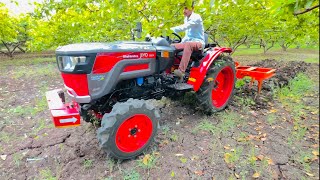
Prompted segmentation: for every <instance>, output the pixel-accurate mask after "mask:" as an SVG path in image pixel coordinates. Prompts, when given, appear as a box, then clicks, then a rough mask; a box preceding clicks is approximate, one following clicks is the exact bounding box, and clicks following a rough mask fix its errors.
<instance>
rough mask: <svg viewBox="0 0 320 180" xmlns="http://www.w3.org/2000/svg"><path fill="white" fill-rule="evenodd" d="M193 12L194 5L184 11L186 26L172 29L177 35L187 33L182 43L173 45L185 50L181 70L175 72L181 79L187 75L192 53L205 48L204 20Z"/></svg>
mask: <svg viewBox="0 0 320 180" xmlns="http://www.w3.org/2000/svg"><path fill="white" fill-rule="evenodd" d="M193 10H194V6H193V3H192V6H191V7H185V8H184V10H183V14H184V16H185V18H184V24H183V25H180V26H176V27H172V28H171V30H172V31H174V32H175V33H178V32H181V31H185V37H184V38H183V39H182V41H181V43H176V44H173V46H174V47H175V48H176V49H183V55H182V59H181V62H180V65H179V68H178V69H176V70H175V71H174V74H175V75H176V76H178V77H179V78H181V79H182V78H183V77H184V75H185V71H186V69H187V66H188V63H189V61H190V57H191V54H192V52H193V51H198V50H202V49H204V47H205V40H204V28H203V22H202V18H201V16H200V15H199V14H196V13H194V12H193Z"/></svg>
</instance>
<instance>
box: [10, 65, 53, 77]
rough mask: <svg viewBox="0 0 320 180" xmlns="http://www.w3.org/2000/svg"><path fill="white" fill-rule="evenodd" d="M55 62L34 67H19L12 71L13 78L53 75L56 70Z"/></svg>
mask: <svg viewBox="0 0 320 180" xmlns="http://www.w3.org/2000/svg"><path fill="white" fill-rule="evenodd" d="M56 69H57V65H56V64H40V65H37V66H35V67H33V68H32V67H31V68H30V67H19V70H18V71H14V72H13V78H15V79H20V78H31V77H40V76H50V77H52V76H55V75H57V72H56V71H55V70H56Z"/></svg>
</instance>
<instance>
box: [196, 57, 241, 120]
mask: <svg viewBox="0 0 320 180" xmlns="http://www.w3.org/2000/svg"><path fill="white" fill-rule="evenodd" d="M227 67H230V68H231V69H229V68H227ZM225 68H226V69H228V70H227V71H228V73H230V74H232V75H230V78H229V79H232V80H233V81H229V80H228V81H227V82H228V83H229V82H230V83H232V85H231V84H229V85H230V87H229V88H228V89H229V90H228V91H230V92H229V95H224V94H222V95H223V96H225V100H223V101H224V102H223V103H220V105H219V106H217V105H215V103H214V102H213V100H212V90H213V88H214V87H215V86H217V82H216V78H217V76H218V74H219V73H220V72H221V70H223V71H225V70H226V69H225ZM235 83H236V70H235V64H234V62H233V60H232V58H231V57H230V56H220V57H219V58H218V59H217V60H215V61H214V62H213V64H212V65H211V68H210V69H209V70H208V72H207V75H206V77H205V79H204V81H203V83H202V85H201V87H200V89H199V91H198V92H197V99H198V104H199V107H200V108H201V109H202V110H203V111H204V112H205V113H208V114H211V113H215V112H218V111H221V110H223V109H224V108H225V107H226V106H227V105H228V103H229V102H230V100H231V99H232V97H233V94H234V87H235Z"/></svg>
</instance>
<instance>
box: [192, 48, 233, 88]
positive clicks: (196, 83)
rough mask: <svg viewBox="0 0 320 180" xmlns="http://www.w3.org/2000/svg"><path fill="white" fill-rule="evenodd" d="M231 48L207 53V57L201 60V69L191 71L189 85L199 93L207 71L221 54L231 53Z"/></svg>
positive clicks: (217, 49) (216, 49)
mask: <svg viewBox="0 0 320 180" xmlns="http://www.w3.org/2000/svg"><path fill="white" fill-rule="evenodd" d="M231 52H232V50H231V49H230V48H219V47H216V48H213V49H212V50H209V51H207V56H206V57H204V58H203V59H202V60H201V64H200V66H199V67H193V68H191V71H190V76H189V79H188V82H187V83H188V84H191V85H193V90H194V91H198V90H199V89H200V87H201V85H202V83H203V80H204V78H205V77H206V74H207V71H208V70H209V68H210V66H211V64H212V63H213V62H214V61H215V60H216V59H217V58H218V57H219V56H220V54H221V53H231Z"/></svg>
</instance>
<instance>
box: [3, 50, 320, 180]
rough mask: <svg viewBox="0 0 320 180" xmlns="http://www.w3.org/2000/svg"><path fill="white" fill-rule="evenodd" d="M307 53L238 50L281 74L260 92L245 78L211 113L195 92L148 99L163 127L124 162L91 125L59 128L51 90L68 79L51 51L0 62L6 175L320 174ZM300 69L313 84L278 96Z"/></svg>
mask: <svg viewBox="0 0 320 180" xmlns="http://www.w3.org/2000/svg"><path fill="white" fill-rule="evenodd" d="M288 53H290V52H288ZM303 53H304V52H297V54H299V55H297V56H293V57H292V60H294V62H289V61H288V60H285V61H279V60H281V58H280V59H279V58H277V57H278V56H279V57H286V58H287V57H288V54H286V53H284V54H281V53H277V54H276V56H277V57H275V59H276V60H265V61H261V60H262V59H257V60H252V59H253V57H252V56H239V57H238V58H237V59H238V60H239V61H240V62H241V63H242V64H255V65H263V66H269V67H274V68H277V69H278V71H277V76H275V77H274V78H273V79H271V80H269V81H267V82H265V83H264V86H263V91H262V93H261V94H260V95H259V96H257V93H256V88H253V89H251V90H248V87H247V84H245V85H243V86H241V87H239V88H238V89H237V91H236V94H235V97H234V99H233V101H232V102H231V104H230V106H229V107H228V108H227V109H226V110H225V111H223V112H221V113H216V114H214V115H212V116H206V115H204V114H202V113H201V112H199V111H197V110H196V107H195V106H194V101H193V97H194V96H193V94H192V93H191V94H188V95H186V96H185V97H184V98H182V99H180V101H173V100H169V99H166V98H164V99H162V100H160V101H150V103H154V104H156V105H157V107H158V108H159V109H160V111H161V117H162V118H161V122H160V125H161V128H160V129H159V131H158V136H157V138H156V140H155V142H154V143H153V144H152V146H151V147H150V148H149V149H148V151H147V152H146V153H145V154H143V155H141V156H139V157H138V158H137V159H135V160H130V161H123V162H120V161H117V160H114V159H112V158H110V157H108V155H107V154H105V153H104V152H103V151H102V150H100V148H99V145H98V141H97V139H96V128H95V127H94V126H92V125H91V124H88V123H85V122H83V123H82V126H80V127H76V128H69V129H56V128H54V127H53V125H52V122H51V119H50V114H49V112H48V111H47V110H46V109H47V105H46V101H45V99H44V92H45V91H47V90H49V89H55V88H62V87H63V86H62V80H61V78H60V76H59V72H58V70H57V68H56V67H55V66H56V65H55V63H54V60H51V59H46V60H45V61H42V62H38V61H36V62H37V63H34V61H33V60H17V61H16V62H13V61H15V60H6V61H2V62H0V64H1V67H0V70H1V78H0V120H1V121H0V142H1V146H0V155H1V158H0V170H1V171H0V179H238V178H241V179H242V178H244V179H255V178H256V179H319V125H318V124H319V91H318V89H319V83H318V82H319V64H318V63H313V64H310V63H304V62H302V61H301V60H304V59H303V58H302V57H301V56H305V57H308V54H312V53H310V52H309V51H308V52H305V53H304V54H303ZM279 54H280V55H279ZM301 54H303V55H301ZM315 54H318V52H313V54H312V56H315ZM270 56H271V57H272V56H273V54H272V55H270ZM272 58H273V57H272ZM272 58H270V59H272ZM294 58H296V59H294ZM318 58H319V56H318ZM247 59H250V60H248V61H247ZM299 59H300V61H299ZM298 72H304V73H305V74H306V75H307V76H308V77H309V78H310V79H312V81H313V82H314V83H313V86H312V88H311V89H310V90H309V91H306V92H303V93H302V96H301V98H293V99H290V100H286V99H285V100H284V99H281V97H278V96H277V95H276V93H275V90H274V88H275V87H278V86H280V84H281V86H284V87H285V86H286V85H288V82H289V81H290V80H291V79H292V78H294V77H296V76H297V74H298ZM280 82H281V83H280ZM181 104H184V105H181Z"/></svg>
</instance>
